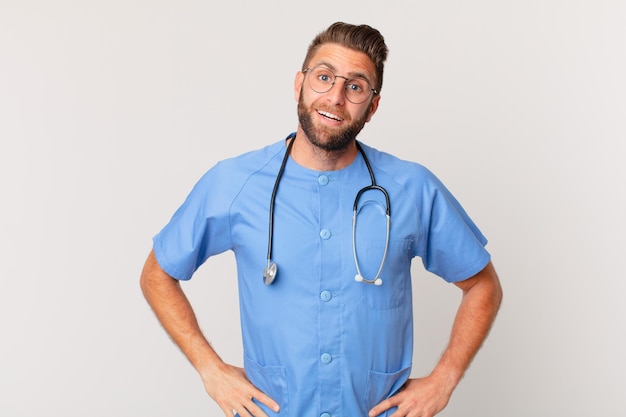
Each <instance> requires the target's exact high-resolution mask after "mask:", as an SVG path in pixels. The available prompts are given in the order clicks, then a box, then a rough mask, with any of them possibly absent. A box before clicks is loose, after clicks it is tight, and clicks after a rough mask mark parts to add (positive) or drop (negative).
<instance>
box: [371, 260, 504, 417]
mask: <svg viewBox="0 0 626 417" xmlns="http://www.w3.org/2000/svg"><path fill="white" fill-rule="evenodd" d="M456 285H457V286H458V287H459V288H461V290H463V298H462V300H461V304H460V306H459V309H458V311H457V314H456V318H455V320H454V324H453V326H452V334H451V336H450V342H449V344H448V347H447V348H446V350H445V351H444V353H443V355H442V356H441V359H440V360H439V362H438V363H437V366H436V367H435V369H434V370H433V371H432V373H431V374H430V375H428V376H427V377H424V378H418V379H410V380H409V381H407V383H406V384H405V385H404V387H403V389H402V390H401V391H400V392H399V393H398V394H396V395H394V396H393V397H391V398H388V399H386V400H384V401H382V402H381V403H380V404H378V405H377V406H375V407H374V408H373V409H372V410H371V411H370V413H369V415H370V416H377V415H379V414H381V413H382V412H384V411H385V410H388V409H389V408H392V407H396V406H397V407H398V409H397V411H396V412H395V413H394V414H393V417H413V416H415V417H418V416H419V417H432V416H434V415H435V414H437V413H439V412H440V411H441V410H443V409H444V408H445V406H446V405H447V404H448V401H449V400H450V396H451V395H452V392H453V391H454V389H455V388H456V386H457V384H458V383H459V381H460V380H461V378H462V377H463V374H464V373H465V371H466V370H467V368H468V367H469V365H470V363H471V361H472V359H473V358H474V356H475V355H476V353H477V352H478V350H479V349H480V347H481V345H482V343H483V342H484V340H485V339H486V337H487V334H488V333H489V329H490V328H491V325H492V324H493V321H494V320H495V318H496V314H497V312H498V308H499V307H500V303H501V301H502V288H501V287H500V281H499V279H498V275H497V274H496V271H495V269H494V267H493V265H492V264H491V262H489V264H487V266H486V267H485V268H484V269H483V270H482V271H481V272H479V273H478V274H476V275H475V276H473V277H471V278H469V279H467V280H465V281H461V282H458V283H456Z"/></svg>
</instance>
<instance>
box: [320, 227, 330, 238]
mask: <svg viewBox="0 0 626 417" xmlns="http://www.w3.org/2000/svg"><path fill="white" fill-rule="evenodd" d="M320 237H321V238H322V239H324V240H326V239H330V230H328V229H322V231H321V232H320Z"/></svg>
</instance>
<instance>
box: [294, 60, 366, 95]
mask: <svg viewBox="0 0 626 417" xmlns="http://www.w3.org/2000/svg"><path fill="white" fill-rule="evenodd" d="M316 68H323V69H325V70H327V71H328V72H330V73H331V74H332V75H333V82H332V83H330V87H329V88H328V90H326V91H317V90H316V89H314V88H313V86H312V85H311V82H310V81H308V85H309V88H310V89H311V90H313V91H315V92H316V93H318V94H324V93H328V92H329V91H330V90H332V89H333V87H334V86H335V83H336V82H337V78H343V79H344V80H346V82H345V83H344V84H343V91H344V95H345V96H346V100H348V101H349V102H350V103H352V104H362V103H365V102H366V101H367V100H369V99H370V98H371V97H372V95H377V94H378V90H376V89H375V88H372V84H370V82H369V80H368V79H367V78H364V77H352V78H348V77H345V76H343V75H337V74H335V73H334V72H333V70H331V69H330V68H328V67H325V66H324V65H316V66H314V67H312V68H311V67H307V68H305V69H303V70H302V72H303V73H304V74H305V75H306V74H307V73H312V72H313V70H314V69H316ZM356 79H360V80H363V81H365V82H366V83H367V85H368V86H369V87H370V88H369V94H368V96H367V97H366V98H365V99H364V100H363V101H359V102H356V103H355V102H354V101H352V100H350V99H349V98H348V94H347V88H348V85H349V84H350V81H352V80H356Z"/></svg>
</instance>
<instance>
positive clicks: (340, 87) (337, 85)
mask: <svg viewBox="0 0 626 417" xmlns="http://www.w3.org/2000/svg"><path fill="white" fill-rule="evenodd" d="M340 78H341V80H340ZM347 82H348V79H347V78H346V77H342V76H339V75H338V76H336V77H335V81H334V82H333V86H332V88H331V89H330V90H329V91H328V92H327V93H326V95H327V97H328V98H329V99H330V100H332V101H333V102H334V103H337V104H343V103H344V102H345V100H346V83H347Z"/></svg>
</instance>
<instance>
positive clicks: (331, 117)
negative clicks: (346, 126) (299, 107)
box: [317, 110, 343, 122]
mask: <svg viewBox="0 0 626 417" xmlns="http://www.w3.org/2000/svg"><path fill="white" fill-rule="evenodd" d="M317 113H318V114H319V115H320V116H323V117H325V118H327V119H329V120H333V121H335V122H343V119H342V118H341V117H339V116H337V115H336V114H333V113H330V112H327V111H323V110H317Z"/></svg>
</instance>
